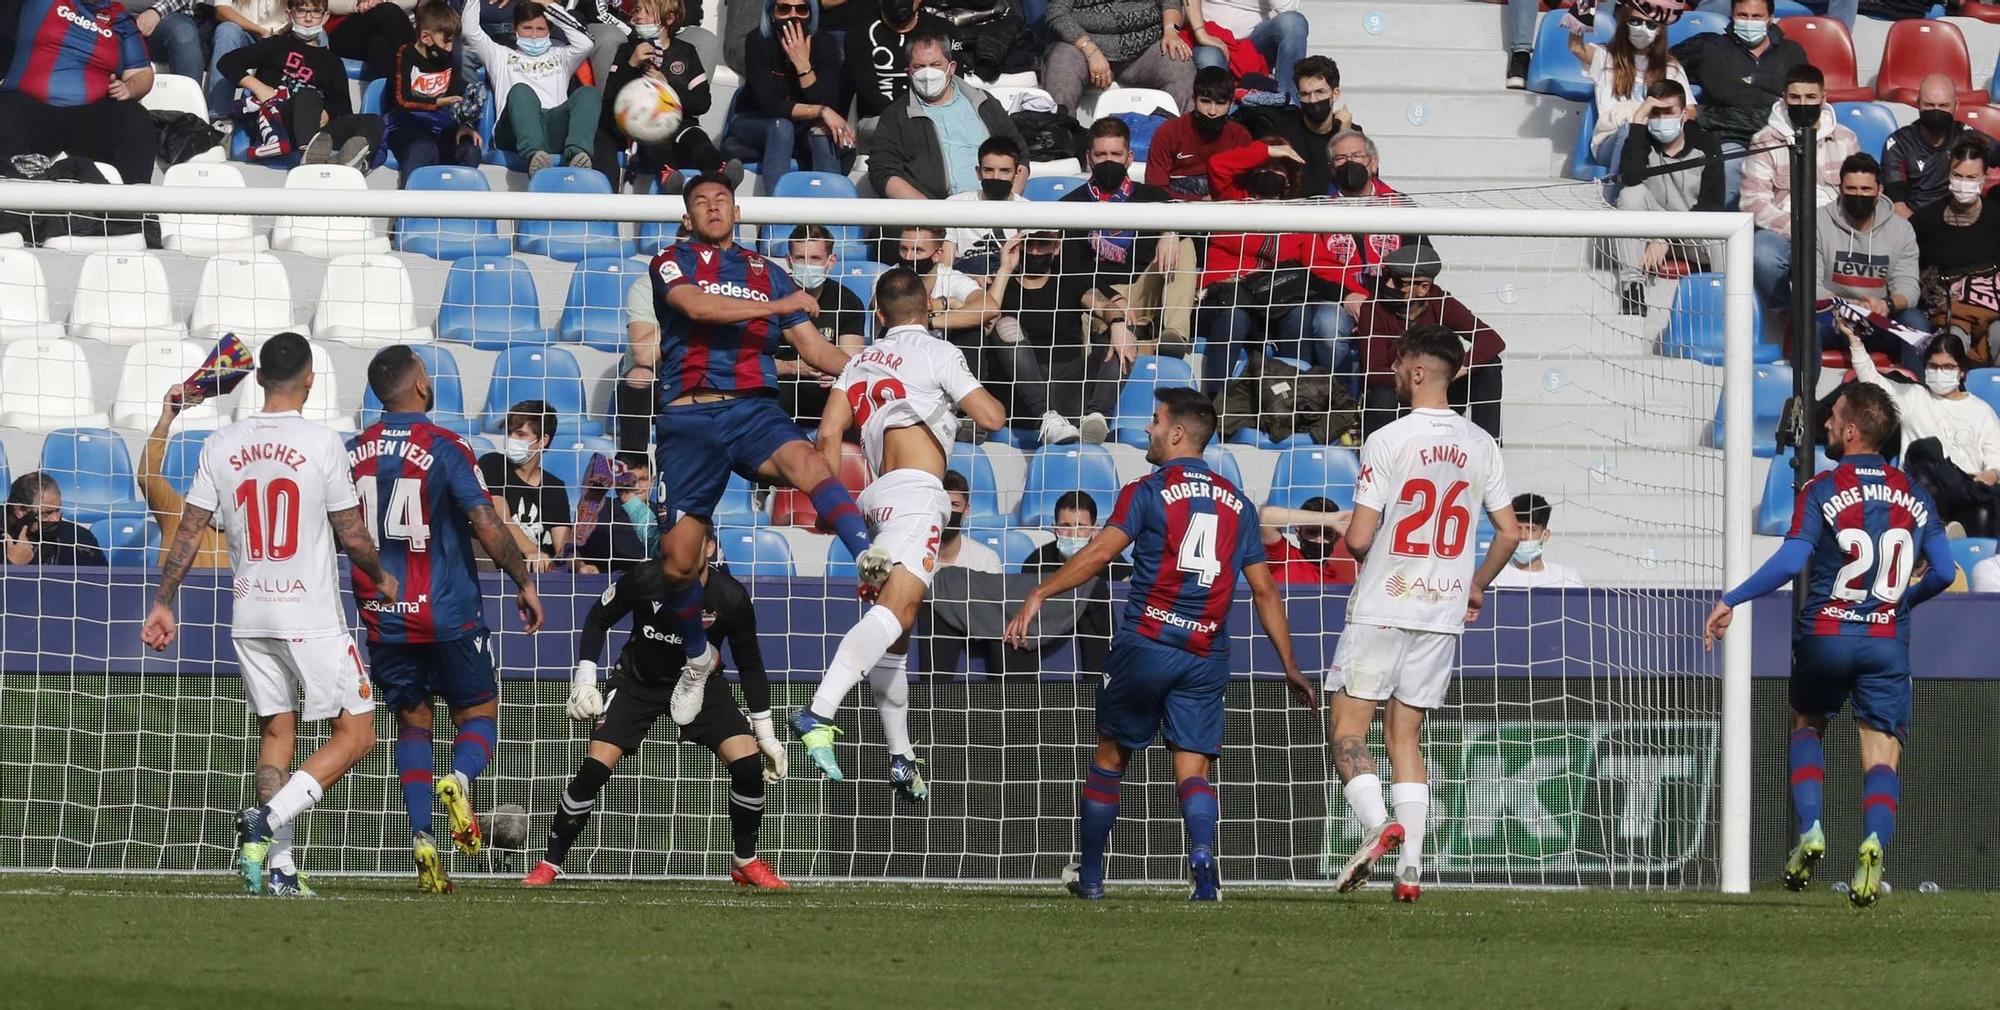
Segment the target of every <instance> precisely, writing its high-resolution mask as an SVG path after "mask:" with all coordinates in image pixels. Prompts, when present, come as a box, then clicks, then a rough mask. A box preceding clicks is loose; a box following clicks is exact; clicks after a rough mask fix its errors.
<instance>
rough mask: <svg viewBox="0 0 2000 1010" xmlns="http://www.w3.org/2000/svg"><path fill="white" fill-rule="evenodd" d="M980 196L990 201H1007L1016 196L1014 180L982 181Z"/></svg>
mask: <svg viewBox="0 0 2000 1010" xmlns="http://www.w3.org/2000/svg"><path fill="white" fill-rule="evenodd" d="M979 195H980V196H981V197H984V198H985V199H988V200H1005V199H1007V198H1008V197H1011V196H1013V195H1014V180H1012V179H981V180H979Z"/></svg>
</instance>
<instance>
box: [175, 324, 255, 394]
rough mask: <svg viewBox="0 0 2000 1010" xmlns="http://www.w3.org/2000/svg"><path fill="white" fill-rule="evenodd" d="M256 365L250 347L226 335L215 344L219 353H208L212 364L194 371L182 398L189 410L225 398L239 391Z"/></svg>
mask: <svg viewBox="0 0 2000 1010" xmlns="http://www.w3.org/2000/svg"><path fill="white" fill-rule="evenodd" d="M254 364H255V362H254V361H253V360H252V359H251V356H250V346H249V345H248V344H245V343H244V342H243V341H242V340H240V339H238V338H237V336H236V334H234V333H225V334H223V335H222V339H221V340H218V341H216V342H215V349H214V350H212V351H210V352H208V360H207V361H204V362H202V363H201V367H200V368H197V369H195V370H194V374H193V375H190V376H188V377H187V381H186V382H183V383H181V398H182V400H183V401H184V402H185V403H186V405H187V406H190V407H192V406H194V405H195V404H197V403H200V402H201V401H203V400H206V399H209V398H211V397H216V396H222V395H224V394H227V393H228V392H229V391H230V390H232V389H235V388H236V384H237V383H239V382H242V381H243V379H244V377H245V376H248V375H249V374H250V369H251V368H252V367H253V366H254Z"/></svg>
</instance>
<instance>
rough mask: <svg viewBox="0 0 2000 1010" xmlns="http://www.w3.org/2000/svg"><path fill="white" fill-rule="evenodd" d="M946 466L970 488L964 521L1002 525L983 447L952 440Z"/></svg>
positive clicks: (996, 481) (996, 485)
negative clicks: (949, 461) (956, 473)
mask: <svg viewBox="0 0 2000 1010" xmlns="http://www.w3.org/2000/svg"><path fill="white" fill-rule="evenodd" d="M949 468H950V469H952V470H955V471H957V472H958V475H959V476H961V477H964V478H965V483H966V486H967V487H969V488H970V489H971V490H970V491H968V492H967V493H966V496H965V497H966V507H965V524H966V525H967V526H972V525H975V523H978V522H982V521H983V522H986V523H991V524H995V525H1001V526H1004V525H1006V519H1005V517H1004V516H1002V515H1001V514H1000V481H999V478H997V477H995V476H994V473H993V460H992V458H991V457H989V456H987V455H986V450H984V449H981V448H979V447H978V446H976V445H968V444H966V443H964V442H957V443H954V444H953V445H952V447H951V464H950V467H949ZM1107 511H1108V509H1107Z"/></svg>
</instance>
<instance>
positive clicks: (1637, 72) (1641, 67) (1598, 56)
mask: <svg viewBox="0 0 2000 1010" xmlns="http://www.w3.org/2000/svg"><path fill="white" fill-rule="evenodd" d="M1664 14H1665V12H1664V11H1663V10H1661V9H1660V8H1657V7H1655V6H1654V5H1653V4H1651V3H1649V2H1640V3H1630V2H1624V0H1621V2H1620V3H1619V4H1618V5H1617V10H1616V13H1615V14H1614V16H1613V19H1612V21H1613V24H1612V28H1611V44H1610V45H1608V46H1600V45H1595V44H1592V43H1589V42H1585V41H1584V40H1583V37H1582V36H1581V35H1575V34H1572V35H1571V36H1570V37H1569V50H1570V52H1571V53H1573V54H1575V55H1576V59H1577V62H1579V63H1581V64H1583V66H1584V76H1586V77H1589V78H1590V79H1591V81H1592V82H1594V84H1595V86H1596V89H1597V94H1596V97H1595V98H1594V99H1593V102H1594V104H1595V107H1596V109H1597V129H1596V131H1595V132H1593V133H1592V134H1591V136H1590V151H1591V154H1592V156H1593V157H1594V158H1595V159H1596V161H1597V163H1598V164H1600V165H1610V164H1614V163H1615V162H1616V161H1617V160H1618V155H1619V153H1620V152H1621V151H1623V150H1624V146H1625V136H1626V134H1628V133H1630V132H1632V131H1631V130H1630V129H1629V127H1630V126H1631V125H1632V123H1633V121H1634V117H1635V116H1636V115H1637V114H1638V111H1639V107H1640V106H1642V105H1644V104H1645V102H1646V93H1647V89H1649V88H1651V87H1652V86H1653V85H1655V84H1658V83H1660V82H1661V81H1674V82H1676V83H1678V84H1680V85H1681V86H1682V87H1683V88H1685V87H1686V86H1687V83H1688V79H1687V72H1686V71H1685V70H1683V69H1682V68H1681V65H1680V61H1678V60H1676V59H1674V58H1673V56H1672V55H1670V54H1669V53H1668V52H1667V26H1666V22H1665V20H1664ZM1683 94H1685V93H1683Z"/></svg>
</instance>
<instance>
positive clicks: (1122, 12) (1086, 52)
mask: <svg viewBox="0 0 2000 1010" xmlns="http://www.w3.org/2000/svg"><path fill="white" fill-rule="evenodd" d="M1048 17H1049V20H1048V28H1049V36H1050V41H1049V51H1048V63H1047V65H1046V66H1045V67H1044V68H1043V69H1042V87H1043V88H1044V89H1046V90H1047V91H1048V93H1049V96H1050V97H1052V98H1054V99H1055V100H1056V104H1057V105H1059V106H1061V107H1063V108H1064V109H1066V110H1068V111H1070V112H1075V111H1076V107H1077V102H1078V101H1080V100H1081V99H1082V97H1083V92H1084V89H1085V88H1097V89H1099V90H1102V89H1104V88H1109V87H1110V86H1111V85H1112V84H1113V83H1117V84H1121V85H1124V86H1125V87H1128V88H1157V89H1159V90H1161V91H1164V92H1166V93H1167V94H1169V95H1172V96H1173V98H1174V102H1175V103H1176V105H1177V106H1178V108H1177V109H1176V110H1175V111H1177V112H1186V111H1187V110H1188V109H1190V108H1192V107H1193V105H1194V70H1195V66H1194V49H1193V48H1192V47H1191V46H1189V45H1188V44H1187V43H1186V42H1185V41H1183V40H1182V39H1181V33H1180V30H1181V21H1182V13H1181V0H1049V15H1048ZM1289 69H1290V68H1286V70H1287V71H1289Z"/></svg>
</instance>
